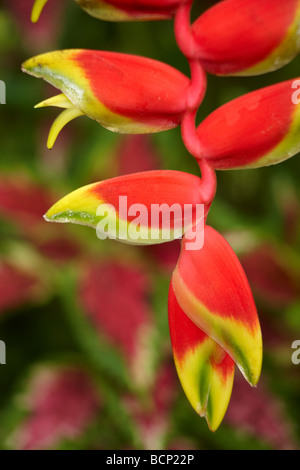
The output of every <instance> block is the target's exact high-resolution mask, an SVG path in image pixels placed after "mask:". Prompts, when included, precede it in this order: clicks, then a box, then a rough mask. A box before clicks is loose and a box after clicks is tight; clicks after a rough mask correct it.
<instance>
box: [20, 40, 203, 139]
mask: <svg viewBox="0 0 300 470" xmlns="http://www.w3.org/2000/svg"><path fill="white" fill-rule="evenodd" d="M22 69H23V71H24V72H27V73H29V74H30V75H33V76H35V77H38V78H43V79H44V80H46V81H47V82H49V83H50V84H51V85H53V86H55V87H56V88H58V89H59V90H60V91H62V94H60V95H58V96H55V97H53V98H50V99H48V100H46V101H43V102H42V103H40V104H39V105H37V107H45V106H56V107H60V108H64V111H63V112H62V114H61V115H60V116H59V117H58V118H57V120H56V121H55V122H54V124H53V126H52V129H51V132H50V135H49V140H48V147H49V148H52V147H53V145H54V142H55V140H56V138H57V136H58V134H59V132H60V131H61V129H62V128H63V127H64V126H65V125H66V124H67V123H68V122H70V121H71V120H72V119H75V118H76V117H79V116H82V115H84V114H86V115H87V116H89V117H91V118H92V119H95V120H96V121H98V122H99V123H100V124H101V125H102V126H104V127H106V128H107V129H109V130H112V131H115V132H120V133H131V134H143V133H152V132H160V131H163V130H168V129H172V128H174V127H177V126H178V125H179V124H180V122H181V119H182V116H183V114H184V113H185V111H186V109H187V107H188V95H189V89H190V87H191V81H190V80H189V79H188V78H187V77H186V76H185V75H183V74H182V73H181V72H179V71H178V70H176V69H174V68H173V67H171V66H169V65H166V64H164V63H162V62H158V61H156V60H152V59H148V58H145V57H139V56H134V55H129V54H120V53H115V52H102V51H92V50H80V49H79V50H78V49H75V50H64V51H56V52H49V53H46V54H42V55H39V56H36V57H34V58H32V59H29V60H27V61H26V62H25V63H24V64H23V66H22ZM205 89H206V81H205V76H204V74H203V75H202V76H201V78H200V79H199V82H198V83H197V90H199V91H197V94H196V95H197V96H196V98H195V100H196V102H197V103H195V106H196V104H198V106H199V105H200V103H201V101H202V99H203V96H204V93H205Z"/></svg>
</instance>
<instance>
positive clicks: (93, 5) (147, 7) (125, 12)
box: [32, 0, 192, 22]
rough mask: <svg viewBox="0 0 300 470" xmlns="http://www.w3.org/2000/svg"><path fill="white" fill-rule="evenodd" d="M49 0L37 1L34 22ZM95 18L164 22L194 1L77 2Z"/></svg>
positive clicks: (33, 16)
mask: <svg viewBox="0 0 300 470" xmlns="http://www.w3.org/2000/svg"><path fill="white" fill-rule="evenodd" d="M47 2H48V0H35V3H34V7H33V11H32V21H33V22H36V21H38V19H39V16H40V14H41V11H42V10H43V8H44V6H45V4H46V3H47ZM75 2H76V3H78V5H79V6H80V7H81V8H82V9H83V10H85V11H86V12H87V13H89V14H90V15H91V16H94V17H95V18H99V19H101V20H107V21H139V20H163V19H168V18H171V17H172V16H173V14H174V13H175V11H176V9H177V8H178V6H179V5H182V4H184V3H191V2H192V0H75Z"/></svg>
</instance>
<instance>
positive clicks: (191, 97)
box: [186, 59, 207, 110]
mask: <svg viewBox="0 0 300 470" xmlns="http://www.w3.org/2000/svg"><path fill="white" fill-rule="evenodd" d="M189 65H190V70H191V84H190V87H189V90H188V95H187V98H186V101H187V109H189V110H194V109H198V108H199V106H200V105H201V103H202V101H203V98H204V96H205V93H206V89H207V77H206V73H205V70H204V68H203V66H202V64H201V62H200V61H199V60H194V59H190V60H189Z"/></svg>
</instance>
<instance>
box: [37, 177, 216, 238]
mask: <svg viewBox="0 0 300 470" xmlns="http://www.w3.org/2000/svg"><path fill="white" fill-rule="evenodd" d="M201 198H202V196H201V180H200V178H198V177H197V176H194V175H191V174H188V173H184V172H179V171H171V170H154V171H146V172H141V173H134V174H132V175H124V176H120V177H116V178H112V179H109V180H106V181H102V182H100V183H94V184H90V185H88V186H84V187H83V188H80V189H77V190H76V191H74V192H72V193H70V194H69V195H67V196H65V197H64V198H63V199H61V200H60V201H58V202H57V203H56V204H54V206H52V207H51V208H50V209H49V210H48V212H47V213H46V215H45V218H46V220H47V221H49V222H71V223H76V224H81V225H88V226H90V227H93V228H96V229H97V235H98V237H99V238H107V237H109V238H114V239H117V240H119V241H123V242H126V243H132V244H138V245H152V244H157V243H164V242H168V241H171V240H174V239H176V238H180V237H181V236H182V235H183V233H185V232H186V231H187V230H189V229H190V228H191V227H193V226H194V225H195V224H196V223H199V222H200V221H201V220H203V219H204V216H205V213H206V212H207V210H208V209H207V208H204V206H203V205H202V204H201Z"/></svg>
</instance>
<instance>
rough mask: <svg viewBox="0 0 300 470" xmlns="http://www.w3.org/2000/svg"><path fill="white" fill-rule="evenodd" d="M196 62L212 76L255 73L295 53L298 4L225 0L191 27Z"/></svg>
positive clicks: (295, 0) (299, 42) (299, 46)
mask: <svg viewBox="0 0 300 470" xmlns="http://www.w3.org/2000/svg"><path fill="white" fill-rule="evenodd" d="M192 34H193V39H194V41H195V44H196V47H197V53H196V55H197V58H199V59H200V60H201V62H202V64H203V66H204V68H205V69H206V70H207V71H208V72H210V73H212V74H217V75H259V74H262V73H266V72H271V71H273V70H276V69H278V68H280V67H282V66H284V65H285V64H286V63H288V62H290V61H291V60H292V59H293V58H294V57H295V56H296V55H297V54H298V52H299V50H300V2H299V0H259V1H257V0H226V1H223V2H220V3H218V4H217V5H215V6H213V7H212V8H210V9H209V10H207V11H206V12H205V13H204V14H203V15H201V16H200V17H199V18H198V20H196V21H195V23H194V24H193V25H192Z"/></svg>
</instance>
